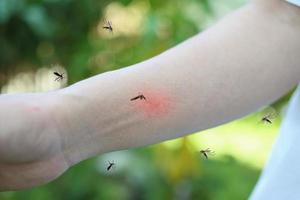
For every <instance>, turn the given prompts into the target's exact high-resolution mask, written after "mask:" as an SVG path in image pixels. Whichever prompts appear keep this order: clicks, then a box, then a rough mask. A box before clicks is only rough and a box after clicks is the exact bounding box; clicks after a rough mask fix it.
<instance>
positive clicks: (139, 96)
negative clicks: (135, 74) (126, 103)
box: [130, 94, 146, 101]
mask: <svg viewBox="0 0 300 200" xmlns="http://www.w3.org/2000/svg"><path fill="white" fill-rule="evenodd" d="M137 99H140V100H146V97H145V96H144V95H143V94H140V95H138V96H136V97H133V98H132V99H130V101H135V100H137Z"/></svg>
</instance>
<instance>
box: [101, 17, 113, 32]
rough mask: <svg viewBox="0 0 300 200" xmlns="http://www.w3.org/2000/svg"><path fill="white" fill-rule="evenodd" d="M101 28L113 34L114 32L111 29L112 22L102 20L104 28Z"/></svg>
mask: <svg viewBox="0 0 300 200" xmlns="http://www.w3.org/2000/svg"><path fill="white" fill-rule="evenodd" d="M102 28H103V29H106V30H108V31H109V32H111V33H113V31H114V29H113V27H112V22H111V21H109V20H104V26H102Z"/></svg>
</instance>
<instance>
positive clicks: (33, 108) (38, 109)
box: [30, 106, 41, 112]
mask: <svg viewBox="0 0 300 200" xmlns="http://www.w3.org/2000/svg"><path fill="white" fill-rule="evenodd" d="M40 110H41V109H40V108H39V107H37V106H33V107H31V108H30V111H32V112H39V111H40Z"/></svg>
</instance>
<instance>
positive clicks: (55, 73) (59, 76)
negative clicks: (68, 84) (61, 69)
mask: <svg viewBox="0 0 300 200" xmlns="http://www.w3.org/2000/svg"><path fill="white" fill-rule="evenodd" d="M53 74H54V75H56V76H57V77H56V79H55V81H61V80H63V78H64V73H61V74H60V73H58V72H53Z"/></svg>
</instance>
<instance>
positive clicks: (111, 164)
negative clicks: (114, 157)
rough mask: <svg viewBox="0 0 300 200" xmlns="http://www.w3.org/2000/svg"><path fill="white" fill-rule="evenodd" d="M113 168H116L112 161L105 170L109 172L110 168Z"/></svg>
mask: <svg viewBox="0 0 300 200" xmlns="http://www.w3.org/2000/svg"><path fill="white" fill-rule="evenodd" d="M115 166H116V163H114V161H112V162H110V161H108V167H107V168H106V170H107V171H109V170H111V169H112V168H114V167H115Z"/></svg>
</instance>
